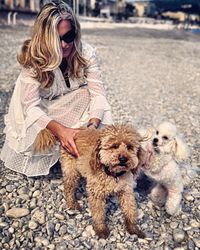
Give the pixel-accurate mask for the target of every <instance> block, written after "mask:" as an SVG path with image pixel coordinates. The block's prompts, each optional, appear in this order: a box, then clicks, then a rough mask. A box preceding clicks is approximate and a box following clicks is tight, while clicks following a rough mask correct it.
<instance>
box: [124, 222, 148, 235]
mask: <svg viewBox="0 0 200 250" xmlns="http://www.w3.org/2000/svg"><path fill="white" fill-rule="evenodd" d="M126 230H127V231H128V232H129V234H136V235H137V236H138V238H142V239H144V238H145V237H146V235H145V233H143V232H142V231H141V230H140V229H139V228H138V227H137V226H136V225H134V224H133V223H130V222H127V221H126Z"/></svg>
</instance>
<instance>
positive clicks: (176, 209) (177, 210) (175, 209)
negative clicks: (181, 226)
mask: <svg viewBox="0 0 200 250" xmlns="http://www.w3.org/2000/svg"><path fill="white" fill-rule="evenodd" d="M165 209H166V212H167V213H168V214H169V215H178V214H179V213H180V212H181V205H180V204H179V205H178V206H173V205H172V204H171V205H170V206H169V205H168V204H166V206H165Z"/></svg>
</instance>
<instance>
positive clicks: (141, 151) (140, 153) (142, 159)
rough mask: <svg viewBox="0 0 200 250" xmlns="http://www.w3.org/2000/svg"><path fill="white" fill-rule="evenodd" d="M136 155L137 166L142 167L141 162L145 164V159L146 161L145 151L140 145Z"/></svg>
mask: <svg viewBox="0 0 200 250" xmlns="http://www.w3.org/2000/svg"><path fill="white" fill-rule="evenodd" d="M137 157H138V160H139V163H138V168H140V167H142V165H143V164H145V161H146V152H145V150H144V149H143V148H142V147H141V146H140V147H139V149H138V152H137Z"/></svg>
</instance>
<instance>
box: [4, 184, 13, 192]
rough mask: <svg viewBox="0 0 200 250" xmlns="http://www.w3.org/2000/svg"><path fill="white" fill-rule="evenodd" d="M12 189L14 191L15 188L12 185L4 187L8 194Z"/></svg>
mask: <svg viewBox="0 0 200 250" xmlns="http://www.w3.org/2000/svg"><path fill="white" fill-rule="evenodd" d="M14 189H15V186H14V185H7V186H6V190H7V191H8V192H9V193H10V192H12V191H13V190H14Z"/></svg>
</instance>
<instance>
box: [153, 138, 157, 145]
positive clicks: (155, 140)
mask: <svg viewBox="0 0 200 250" xmlns="http://www.w3.org/2000/svg"><path fill="white" fill-rule="evenodd" d="M157 143H158V138H153V145H154V146H157Z"/></svg>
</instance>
